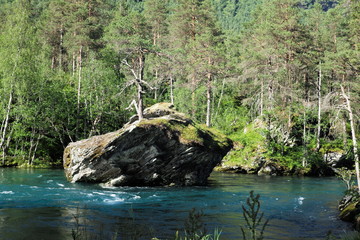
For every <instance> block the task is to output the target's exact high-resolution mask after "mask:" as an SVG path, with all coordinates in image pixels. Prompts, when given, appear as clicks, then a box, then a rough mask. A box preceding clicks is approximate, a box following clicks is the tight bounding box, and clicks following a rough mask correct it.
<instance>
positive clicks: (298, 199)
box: [0, 168, 351, 240]
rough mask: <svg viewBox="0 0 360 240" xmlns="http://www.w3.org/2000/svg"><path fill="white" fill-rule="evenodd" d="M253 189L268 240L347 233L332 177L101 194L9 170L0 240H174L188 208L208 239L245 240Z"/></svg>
mask: <svg viewBox="0 0 360 240" xmlns="http://www.w3.org/2000/svg"><path fill="white" fill-rule="evenodd" d="M252 190H253V191H254V192H255V194H260V202H261V212H264V218H266V219H269V225H268V226H267V228H266V229H265V235H264V236H265V239H279V240H281V239H326V235H327V234H328V232H331V233H332V235H334V236H340V235H342V234H344V233H345V232H347V231H350V229H351V226H350V225H349V224H347V223H344V222H342V221H340V220H339V219H338V217H337V216H338V210H337V203H338V201H339V199H340V198H341V196H342V192H343V191H344V190H345V185H344V184H343V183H342V182H341V181H340V180H339V179H337V178H335V177H327V178H311V177H268V176H261V177H260V176H256V175H238V174H226V173H216V172H214V173H213V174H212V175H211V177H210V179H209V184H208V186H204V187H181V188H178V187H177V188H166V187H121V188H103V187H101V186H99V185H96V184H95V185H90V184H78V183H76V184H74V183H69V182H67V181H66V179H65V176H64V173H63V171H62V170H39V169H11V168H9V169H0V239H2V240H17V239H27V240H28V239H51V240H57V239H59V240H63V239H73V238H74V234H78V235H79V236H78V239H81V236H82V237H84V236H85V237H87V238H88V239H131V238H133V239H151V238H152V237H157V238H159V239H172V238H173V236H174V235H175V232H176V231H178V230H179V232H180V233H181V232H182V230H183V229H184V221H185V220H186V218H187V216H188V214H189V212H190V211H191V210H192V209H193V208H195V209H196V210H197V211H202V212H203V217H202V218H201V219H202V221H203V222H204V223H205V226H206V229H207V231H208V232H209V233H211V232H213V231H214V229H215V228H219V229H221V231H222V234H221V239H242V235H241V230H240V226H241V225H244V224H245V222H244V220H243V217H242V209H241V206H242V205H244V204H246V199H247V197H248V196H249V192H250V191H252ZM134 236H135V237H137V238H134ZM83 239H84V238H83Z"/></svg>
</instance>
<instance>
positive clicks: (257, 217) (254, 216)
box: [240, 191, 269, 240]
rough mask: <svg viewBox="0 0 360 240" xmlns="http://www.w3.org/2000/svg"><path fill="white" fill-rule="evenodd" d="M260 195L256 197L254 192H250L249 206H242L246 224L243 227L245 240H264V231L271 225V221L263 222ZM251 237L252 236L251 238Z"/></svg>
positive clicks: (247, 203) (247, 202) (247, 201)
mask: <svg viewBox="0 0 360 240" xmlns="http://www.w3.org/2000/svg"><path fill="white" fill-rule="evenodd" d="M259 199H260V195H259V194H257V195H256V196H255V195H254V191H250V196H249V197H248V199H247V200H246V205H247V206H244V205H243V206H242V209H243V216H244V219H245V222H246V225H245V226H240V227H241V232H242V235H243V239H244V240H246V239H252V240H262V239H264V231H265V228H266V226H267V224H268V223H269V219H267V220H265V221H264V222H263V217H264V213H260V212H259V211H260V207H261V206H260V201H259ZM249 235H250V236H249Z"/></svg>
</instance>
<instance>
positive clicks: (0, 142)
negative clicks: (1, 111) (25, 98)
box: [0, 88, 13, 165]
mask: <svg viewBox="0 0 360 240" xmlns="http://www.w3.org/2000/svg"><path fill="white" fill-rule="evenodd" d="M12 98H13V93H12V88H11V90H10V95H9V101H8V106H7V108H6V116H5V119H4V121H3V124H2V126H1V139H0V148H1V149H2V150H3V159H2V163H3V165H4V164H5V148H4V143H5V137H6V131H7V128H8V125H9V117H10V110H11V103H12Z"/></svg>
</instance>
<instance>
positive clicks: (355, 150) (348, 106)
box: [340, 85, 360, 192]
mask: <svg viewBox="0 0 360 240" xmlns="http://www.w3.org/2000/svg"><path fill="white" fill-rule="evenodd" d="M340 87H341V93H342V96H343V97H344V98H345V100H346V110H347V112H348V114H349V121H350V128H351V138H352V143H353V153H354V160H355V171H356V180H357V185H358V191H359V192H360V168H359V155H358V146H357V139H356V133H355V124H354V115H353V112H352V109H351V101H350V95H347V94H346V93H345V90H344V87H343V86H342V85H340Z"/></svg>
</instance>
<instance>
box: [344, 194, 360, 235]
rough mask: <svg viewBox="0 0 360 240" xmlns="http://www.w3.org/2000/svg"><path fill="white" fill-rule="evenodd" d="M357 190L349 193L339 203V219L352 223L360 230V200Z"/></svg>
mask: <svg viewBox="0 0 360 240" xmlns="http://www.w3.org/2000/svg"><path fill="white" fill-rule="evenodd" d="M356 191H357V190H355V189H354V190H352V191H350V192H348V193H347V194H346V195H345V196H344V197H343V199H342V200H341V201H340V203H339V210H340V214H339V218H340V219H341V220H343V221H346V222H351V223H353V225H354V228H355V229H356V230H357V231H359V230H360V200H359V193H358V192H356Z"/></svg>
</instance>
